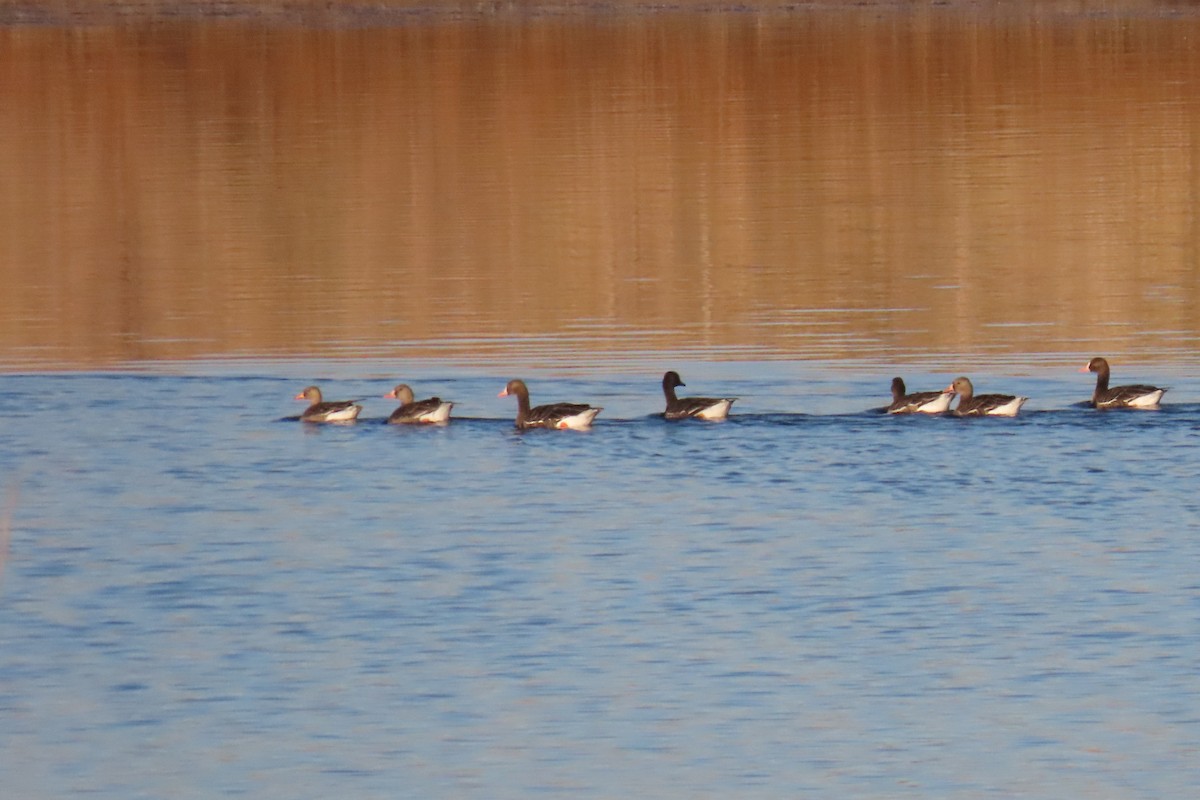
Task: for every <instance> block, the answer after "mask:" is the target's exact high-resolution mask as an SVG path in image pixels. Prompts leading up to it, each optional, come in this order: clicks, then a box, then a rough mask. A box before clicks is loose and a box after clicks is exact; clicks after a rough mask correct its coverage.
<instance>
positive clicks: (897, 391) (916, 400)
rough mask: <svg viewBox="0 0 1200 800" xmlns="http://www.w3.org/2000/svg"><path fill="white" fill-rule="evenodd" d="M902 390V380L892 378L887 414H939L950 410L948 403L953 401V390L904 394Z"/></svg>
mask: <svg viewBox="0 0 1200 800" xmlns="http://www.w3.org/2000/svg"><path fill="white" fill-rule="evenodd" d="M904 388H905V387H904V379H903V378H892V404H891V405H890V406H888V407H887V413H889V414H941V413H942V412H943V411H946V410H947V409H949V408H950V401H951V400H953V399H954V390H953V389H943V390H941V391H940V392H913V393H912V394H905V393H904Z"/></svg>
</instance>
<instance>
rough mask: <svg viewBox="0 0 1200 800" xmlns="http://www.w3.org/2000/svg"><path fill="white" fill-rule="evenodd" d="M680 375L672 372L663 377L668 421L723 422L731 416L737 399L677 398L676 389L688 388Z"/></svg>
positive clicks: (665, 412)
mask: <svg viewBox="0 0 1200 800" xmlns="http://www.w3.org/2000/svg"><path fill="white" fill-rule="evenodd" d="M686 385H687V384H685V383H684V382H683V380H682V379H680V377H679V373H678V372H675V371H671V372H668V373H666V374H665V375H663V381H662V388H663V395H665V396H666V398H667V409H666V411H664V412H663V416H664V417H666V418H667V419H688V418H689V417H696V418H697V419H707V420H714V421H715V420H722V419H725V418H726V417H728V416H729V408H730V406H732V405H733V403H734V401H735V400H737V398H736V397H676V396H675V387H676V386H686Z"/></svg>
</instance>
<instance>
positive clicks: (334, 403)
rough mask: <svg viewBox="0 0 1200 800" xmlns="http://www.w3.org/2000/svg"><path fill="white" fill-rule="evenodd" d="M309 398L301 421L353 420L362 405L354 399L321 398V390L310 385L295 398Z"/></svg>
mask: <svg viewBox="0 0 1200 800" xmlns="http://www.w3.org/2000/svg"><path fill="white" fill-rule="evenodd" d="M294 399H296V400H307V401H308V403H309V406H308V408H306V409H304V413H303V414H301V415H300V421H301V422H353V421H354V420H355V419H357V418H358V414H359V412H360V411H362V406H360V405H358V404H357V403H356V402H355V401H353V400H327V401H322V400H321V390H320V389H318V388H317V387H316V386H308V387H306V388H305V389H304V391H302V392H300V394H298V395H296V397H295V398H294Z"/></svg>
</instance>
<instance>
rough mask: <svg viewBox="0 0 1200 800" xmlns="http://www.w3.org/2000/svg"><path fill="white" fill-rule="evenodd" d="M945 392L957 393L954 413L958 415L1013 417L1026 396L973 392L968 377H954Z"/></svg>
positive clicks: (1025, 399) (1026, 398) (973, 388)
mask: <svg viewBox="0 0 1200 800" xmlns="http://www.w3.org/2000/svg"><path fill="white" fill-rule="evenodd" d="M945 391H947V392H957V393H958V406H957V407H956V408H955V409H954V413H955V414H958V415H959V416H960V417H982V416H992V417H1015V416H1016V415H1017V412H1018V411H1020V410H1021V406H1023V405H1024V404H1025V401H1027V400H1028V399H1029V398H1028V397H1014V396H1012V395H1011V394H980V395H977V394H975V387H974V386H972V385H971V381H970V379H968V378H965V377H961V378H955V379H954V383H952V384H950V385H949V386H947V387H946V389H945Z"/></svg>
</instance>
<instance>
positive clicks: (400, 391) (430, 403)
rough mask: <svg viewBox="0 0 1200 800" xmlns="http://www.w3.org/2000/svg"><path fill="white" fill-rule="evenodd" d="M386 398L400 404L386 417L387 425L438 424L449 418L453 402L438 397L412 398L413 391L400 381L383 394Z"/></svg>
mask: <svg viewBox="0 0 1200 800" xmlns="http://www.w3.org/2000/svg"><path fill="white" fill-rule="evenodd" d="M384 398H385V399H387V400H399V401H400V406H399V407H398V408H397V409H396V410H395V411H393V412H392V415H391V416H390V417H388V424H389V425H417V424H438V423H443V422H448V421H449V420H450V409H451V408H453V407H454V403H452V402H450V401H449V400H443V399H442V398H440V397H431V398H429V399H428V400H414V399H413V391H412V389H410V388H409V386H408V384H405V383H402V384H400V385H398V386H397V387H396V388H395V389H392V390H391V391H390V392H388V393H387V394H385V395H384Z"/></svg>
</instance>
